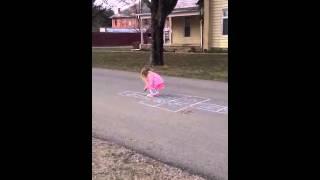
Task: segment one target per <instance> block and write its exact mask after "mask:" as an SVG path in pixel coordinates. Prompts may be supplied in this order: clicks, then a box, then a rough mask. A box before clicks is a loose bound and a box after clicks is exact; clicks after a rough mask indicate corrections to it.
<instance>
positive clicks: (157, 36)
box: [150, 13, 164, 66]
mask: <svg viewBox="0 0 320 180" xmlns="http://www.w3.org/2000/svg"><path fill="white" fill-rule="evenodd" d="M151 18H152V20H151V22H152V23H151V30H152V33H151V36H152V47H151V59H150V61H151V62H150V64H152V65H155V66H163V65H164V61H163V28H164V21H162V20H161V19H160V20H159V19H157V18H156V14H155V13H154V14H152V17H151Z"/></svg>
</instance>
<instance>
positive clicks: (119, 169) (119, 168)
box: [92, 138, 205, 180]
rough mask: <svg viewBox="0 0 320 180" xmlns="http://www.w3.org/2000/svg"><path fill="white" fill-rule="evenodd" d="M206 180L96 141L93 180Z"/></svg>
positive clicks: (93, 155) (116, 146) (132, 152)
mask: <svg viewBox="0 0 320 180" xmlns="http://www.w3.org/2000/svg"><path fill="white" fill-rule="evenodd" d="M106 179H108V180H113V179H114V180H116V179H119V180H120V179H123V180H131V179H132V180H138V179H139V180H140V179H141V180H158V179H159V180H160V179H161V180H166V179H168V180H169V179H170V180H205V179H204V178H202V177H200V176H196V175H192V174H190V173H189V172H187V171H184V170H182V169H179V168H176V167H172V166H169V165H166V164H164V163H161V162H159V161H156V160H154V159H151V158H149V157H146V156H144V155H141V154H139V153H136V152H134V151H132V150H130V149H126V148H124V147H122V146H119V145H117V144H114V143H112V142H108V141H104V140H100V139H96V138H93V139H92V180H106Z"/></svg>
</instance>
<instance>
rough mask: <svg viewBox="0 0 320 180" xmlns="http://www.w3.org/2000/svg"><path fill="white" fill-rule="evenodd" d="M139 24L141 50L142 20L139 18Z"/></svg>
mask: <svg viewBox="0 0 320 180" xmlns="http://www.w3.org/2000/svg"><path fill="white" fill-rule="evenodd" d="M139 22H140V49H141V48H142V44H143V31H142V19H141V17H139Z"/></svg>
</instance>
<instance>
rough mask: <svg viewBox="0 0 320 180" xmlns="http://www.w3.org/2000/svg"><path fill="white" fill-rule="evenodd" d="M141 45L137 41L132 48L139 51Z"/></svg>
mask: <svg viewBox="0 0 320 180" xmlns="http://www.w3.org/2000/svg"><path fill="white" fill-rule="evenodd" d="M139 45H140V42H139V41H135V42H133V43H132V48H133V49H139Z"/></svg>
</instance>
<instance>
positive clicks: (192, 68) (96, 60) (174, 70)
mask: <svg viewBox="0 0 320 180" xmlns="http://www.w3.org/2000/svg"><path fill="white" fill-rule="evenodd" d="M148 59H149V52H92V66H93V67H99V68H107V69H117V70H125V71H132V72H137V73H138V72H140V69H141V68H142V67H143V66H144V65H145V64H147V62H148ZM164 61H165V64H166V65H165V66H163V67H157V66H156V67H154V69H155V71H156V72H159V73H160V74H162V75H168V76H177V77H186V78H195V79H205V80H219V81H228V55H226V54H192V53H190V54H181V53H165V54H164Z"/></svg>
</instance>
